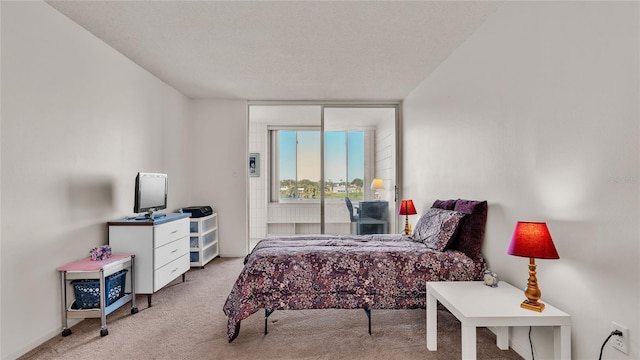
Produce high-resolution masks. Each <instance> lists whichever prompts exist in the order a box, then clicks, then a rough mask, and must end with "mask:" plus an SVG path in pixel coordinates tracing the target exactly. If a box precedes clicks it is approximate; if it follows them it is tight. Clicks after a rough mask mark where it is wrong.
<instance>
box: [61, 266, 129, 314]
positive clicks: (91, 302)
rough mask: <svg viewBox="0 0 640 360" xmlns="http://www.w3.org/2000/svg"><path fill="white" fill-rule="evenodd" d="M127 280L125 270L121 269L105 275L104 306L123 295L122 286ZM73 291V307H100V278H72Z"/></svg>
mask: <svg viewBox="0 0 640 360" xmlns="http://www.w3.org/2000/svg"><path fill="white" fill-rule="evenodd" d="M126 280H127V270H121V271H118V272H117V273H115V274H113V275H110V276H107V277H106V278H105V279H104V282H105V284H104V291H105V294H106V297H105V299H106V304H105V307H107V306H109V305H111V304H113V303H114V302H115V301H117V300H118V299H120V298H121V297H123V296H124V286H125V282H126ZM71 284H72V285H73V291H74V294H75V296H76V301H75V302H74V303H73V306H72V308H73V309H95V308H99V307H100V297H99V295H100V280H99V279H95V280H94V279H91V280H73V281H72V282H71Z"/></svg>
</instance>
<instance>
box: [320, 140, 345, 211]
mask: <svg viewBox="0 0 640 360" xmlns="http://www.w3.org/2000/svg"><path fill="white" fill-rule="evenodd" d="M346 154H347V141H346V136H345V132H344V131H327V132H325V133H324V171H325V173H324V176H325V179H326V180H325V198H327V199H330V198H344V197H345V196H346V193H347V157H346Z"/></svg>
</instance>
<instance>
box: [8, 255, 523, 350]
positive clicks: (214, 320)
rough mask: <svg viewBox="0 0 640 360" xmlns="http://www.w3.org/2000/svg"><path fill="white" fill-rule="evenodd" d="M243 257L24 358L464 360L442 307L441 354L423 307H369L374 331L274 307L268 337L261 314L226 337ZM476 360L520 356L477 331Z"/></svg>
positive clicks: (453, 322) (342, 316)
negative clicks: (429, 337) (103, 330)
mask: <svg viewBox="0 0 640 360" xmlns="http://www.w3.org/2000/svg"><path fill="white" fill-rule="evenodd" d="M241 269H242V259H239V258H216V259H214V260H213V261H211V262H210V263H209V264H207V265H206V266H205V268H204V269H199V268H194V269H192V270H190V271H189V272H188V273H187V276H186V282H182V281H181V280H180V279H178V280H175V281H174V282H172V283H171V284H169V285H168V286H167V287H165V288H163V289H162V290H160V291H159V292H157V293H156V294H154V295H153V297H152V306H151V307H147V301H146V296H141V295H139V296H138V297H137V305H138V308H139V312H138V313H137V314H135V315H131V306H130V305H129V304H126V305H124V306H123V307H121V308H120V309H118V310H116V311H115V312H113V313H112V314H110V315H109V316H107V328H108V330H109V335H107V336H104V337H101V336H100V319H86V320H83V321H81V322H80V323H78V324H77V325H75V326H73V327H72V331H73V334H72V335H70V336H67V337H62V336H60V335H58V336H56V337H54V338H53V339H51V340H49V341H47V342H46V343H44V344H42V345H41V346H39V347H37V348H35V349H33V350H32V351H30V352H29V353H27V354H25V355H24V356H23V357H21V358H20V359H24V360H27V359H29V360H37V359H47V360H49V359H83V360H84V359H427V360H432V359H433V360H448V359H460V322H459V321H458V320H457V319H456V318H455V317H454V316H453V315H451V314H450V313H449V312H447V311H446V310H443V309H440V310H439V311H438V351H435V352H432V351H428V350H427V348H426V343H425V334H426V329H425V310H372V311H371V317H372V334H371V335H369V333H368V332H367V317H366V315H365V313H364V311H363V310H338V309H336V310H299V311H276V312H274V313H273V314H272V315H271V316H270V317H269V333H268V335H266V336H265V335H264V312H258V313H256V314H253V315H252V316H250V317H249V318H247V319H245V320H243V321H242V325H241V328H240V335H239V336H238V337H237V338H236V339H235V340H234V341H233V342H232V343H229V342H228V341H227V334H226V323H227V318H226V317H225V315H224V313H223V312H222V306H223V304H224V301H225V300H226V297H227V295H228V294H229V291H230V290H231V287H232V286H233V283H234V281H235V280H236V278H237V276H238V274H239V273H240V271H241ZM477 344H478V359H491V360H497V359H522V358H521V357H520V356H519V355H518V354H517V353H515V352H514V351H512V350H500V349H498V347H497V346H496V338H495V335H494V334H493V333H492V332H491V331H489V330H488V329H485V328H482V329H478V332H477Z"/></svg>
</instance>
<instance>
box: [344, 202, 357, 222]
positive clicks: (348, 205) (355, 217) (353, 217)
mask: <svg viewBox="0 0 640 360" xmlns="http://www.w3.org/2000/svg"><path fill="white" fill-rule="evenodd" d="M344 202H345V203H346V204H347V209H349V218H350V219H351V222H356V221H358V217H357V216H355V215H353V204H352V203H351V199H349V197H348V196H345V197H344Z"/></svg>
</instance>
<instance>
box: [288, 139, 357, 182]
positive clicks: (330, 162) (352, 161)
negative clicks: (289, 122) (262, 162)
mask: <svg viewBox="0 0 640 360" xmlns="http://www.w3.org/2000/svg"><path fill="white" fill-rule="evenodd" d="M297 134H298V152H297V155H298V156H297V159H296V131H288V130H281V131H280V180H285V179H295V178H296V164H297V166H298V180H302V179H309V180H311V181H320V132H319V131H298V132H297ZM347 134H348V135H347V136H345V132H344V131H335V132H325V145H324V148H325V160H324V161H325V178H326V180H327V181H334V182H338V181H340V180H342V181H344V180H345V177H346V176H347V158H346V157H345V154H346V149H347V142H346V138H348V146H349V169H348V170H349V175H348V176H349V179H348V181H349V182H351V181H352V180H353V179H355V178H360V179H363V177H364V133H363V132H361V131H351V132H348V133H347Z"/></svg>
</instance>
